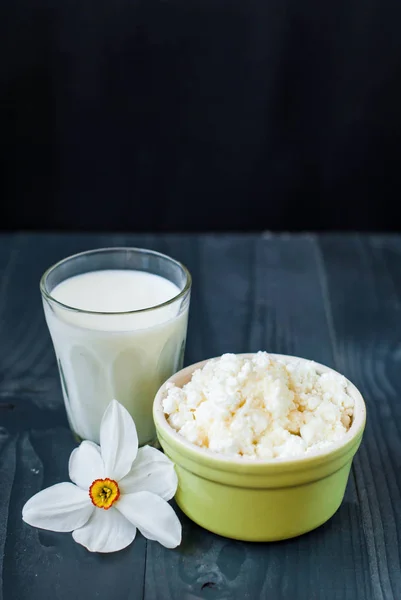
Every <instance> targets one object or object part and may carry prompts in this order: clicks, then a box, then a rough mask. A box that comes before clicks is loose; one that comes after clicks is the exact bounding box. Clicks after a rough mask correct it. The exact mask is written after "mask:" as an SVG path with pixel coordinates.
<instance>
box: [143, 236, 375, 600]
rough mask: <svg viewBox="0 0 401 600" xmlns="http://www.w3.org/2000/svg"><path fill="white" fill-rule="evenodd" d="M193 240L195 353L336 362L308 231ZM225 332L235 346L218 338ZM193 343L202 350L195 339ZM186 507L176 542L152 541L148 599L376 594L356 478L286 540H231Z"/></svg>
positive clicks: (366, 598)
mask: <svg viewBox="0 0 401 600" xmlns="http://www.w3.org/2000/svg"><path fill="white" fill-rule="evenodd" d="M169 243H170V239H169ZM191 243H193V242H191ZM191 243H189V245H188V248H187V253H188V256H187V257H186V259H187V260H186V262H187V263H189V264H190V265H191V269H192V271H193V276H194V281H195V285H196V286H197V288H198V289H199V292H198V295H197V296H196V298H195V302H194V307H193V308H194V309H195V311H196V317H197V318H196V320H195V321H194V322H193V329H192V332H191V336H190V338H189V339H188V346H189V353H190V355H191V356H196V357H197V359H200V358H206V357H210V356H213V355H216V354H219V353H220V352H221V351H222V349H225V350H230V349H232V350H234V351H238V350H242V351H255V350H257V349H267V350H269V351H271V352H286V353H294V354H298V355H301V356H306V357H309V358H314V359H316V360H320V361H322V362H325V363H327V364H333V363H334V358H333V355H332V351H331V338H330V330H329V327H328V321H327V313H326V307H325V305H324V302H323V295H322V289H321V285H320V281H319V273H318V267H317V260H316V259H317V256H316V248H315V242H314V240H313V239H312V238H311V237H308V236H302V237H294V236H279V237H277V236H265V237H263V238H262V237H257V236H255V237H253V238H252V240H251V247H250V244H249V238H246V237H245V238H241V237H238V238H231V237H229V238H224V237H219V238H216V237H214V236H204V237H201V238H199V239H198V241H197V242H196V246H194V247H193V250H192V252H193V253H196V254H191ZM230 273H231V274H232V273H235V276H229V275H228V274H230ZM237 315H239V319H238V322H237ZM205 332H206V334H205ZM224 332H225V333H227V332H229V334H228V335H229V336H230V337H229V338H228V339H229V344H230V345H228V343H227V344H226V341H225V340H222V339H221V337H222V333H224ZM195 343H196V344H198V343H200V349H201V350H202V355H200V351H199V348H193V349H192V348H191V346H192V345H193V344H195ZM180 516H181V519H182V522H183V527H184V542H183V545H182V546H181V547H180V548H178V549H176V550H174V551H169V550H165V549H164V548H162V547H161V546H159V545H157V544H155V543H153V542H149V543H148V546H147V565H146V580H145V600H169V599H171V600H176V599H177V598H183V599H187V600H197V599H201V598H216V599H217V598H218V599H219V600H224V599H227V600H237V599H238V600H242V599H247V598H248V599H249V600H258V599H260V600H262V599H265V598H274V600H280V599H281V598H297V599H304V598H305V600H313V599H316V600H318V599H319V600H320V599H321V598H325V599H327V600H331V599H338V600H340V599H341V600H347V599H348V600H355V599H358V598H360V599H361V600H369V599H370V598H373V596H372V590H371V586H370V582H369V579H368V577H367V576H366V566H367V561H368V553H367V548H366V541H365V537H364V532H363V530H362V528H361V526H360V520H359V516H360V507H359V500H358V497H357V493H356V488H355V482H354V480H353V478H352V477H351V478H350V482H349V486H348V489H347V493H346V498H345V501H344V503H343V505H342V507H341V508H340V509H339V511H338V512H337V514H336V515H335V516H334V517H333V518H332V519H331V521H330V522H329V523H327V524H326V525H325V526H323V527H321V528H319V529H318V530H316V531H315V532H312V533H310V534H308V535H305V536H302V537H300V538H297V539H294V540H290V541H287V542H284V543H276V544H246V543H241V542H235V541H232V540H228V539H224V538H221V537H218V536H215V535H212V534H211V533H209V532H207V531H205V530H203V529H201V528H200V527H198V526H196V525H195V524H193V523H191V522H190V521H189V519H187V518H186V517H185V516H184V515H182V514H181V515H180Z"/></svg>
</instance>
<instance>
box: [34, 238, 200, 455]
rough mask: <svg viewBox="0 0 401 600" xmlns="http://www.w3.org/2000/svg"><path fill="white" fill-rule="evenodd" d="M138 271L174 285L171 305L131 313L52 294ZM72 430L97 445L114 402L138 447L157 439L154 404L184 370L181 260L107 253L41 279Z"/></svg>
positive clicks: (61, 265) (62, 265)
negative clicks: (77, 282)
mask: <svg viewBox="0 0 401 600" xmlns="http://www.w3.org/2000/svg"><path fill="white" fill-rule="evenodd" d="M126 269H130V270H135V271H144V272H146V273H153V274H155V275H159V276H161V277H164V278H165V279H167V280H169V281H171V282H172V283H174V284H175V285H176V286H177V287H178V290H179V292H178V293H177V294H176V296H175V297H173V298H172V299H171V300H168V301H167V302H163V303H162V304H158V305H156V306H149V307H147V308H142V309H140V310H132V311H128V312H98V311H91V310H83V309H81V308H79V307H73V306H67V305H66V304H63V303H61V302H60V301H58V300H56V299H55V298H54V297H53V296H52V291H53V290H54V288H55V287H56V286H57V285H58V284H60V283H61V282H63V281H65V280H66V279H69V278H71V277H74V276H76V275H81V274H83V273H89V272H93V271H107V270H126ZM40 290H41V294H42V299H43V306H44V312H45V317H46V322H47V325H48V328H49V331H50V335H51V338H52V341H53V345H54V350H55V353H56V357H57V364H58V368H59V372H60V380H61V388H62V393H63V397H64V402H65V407H66V412H67V417H68V420H69V423H70V426H71V429H72V430H73V432H74V433H75V434H76V436H77V437H78V438H80V439H86V440H92V441H93V442H96V443H99V433H100V422H101V419H102V415H103V413H104V411H105V409H106V407H107V405H108V403H109V402H110V401H111V400H112V399H113V398H115V399H116V400H118V401H119V402H121V404H123V405H124V406H125V407H126V408H127V410H128V411H129V412H130V414H131V415H132V417H133V419H134V421H135V424H136V427H137V431H138V439H139V445H140V446H142V445H144V444H153V443H155V441H156V433H155V427H154V423H153V418H152V404H153V399H154V397H155V394H156V392H157V390H158V389H159V387H160V385H161V384H162V383H163V382H164V381H165V380H166V379H168V377H170V376H171V375H172V374H173V373H175V372H176V371H178V370H179V369H181V368H182V364H183V357H184V349H185V341H186V332H187V320H188V310H189V303H190V292H191V276H190V274H189V272H188V270H187V269H186V268H185V267H184V266H183V265H182V264H181V263H179V262H178V261H176V260H174V259H173V258H170V257H169V256H166V255H164V254H160V253H159V252H154V251H152V250H145V249H141V248H101V249H97V250H90V251H88V252H83V253H81V254H76V255H74V256H70V257H68V258H65V259H64V260H62V261H60V262H58V263H57V264H55V265H54V266H52V267H50V268H49V269H48V270H47V271H46V272H45V273H44V275H43V277H42V279H41V281H40Z"/></svg>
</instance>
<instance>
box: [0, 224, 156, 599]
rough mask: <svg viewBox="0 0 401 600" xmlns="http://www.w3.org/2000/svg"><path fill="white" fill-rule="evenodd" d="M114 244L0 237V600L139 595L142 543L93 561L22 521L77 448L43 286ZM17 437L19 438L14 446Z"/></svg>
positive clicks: (94, 239)
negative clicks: (60, 269) (73, 261)
mask: <svg viewBox="0 0 401 600" xmlns="http://www.w3.org/2000/svg"><path fill="white" fill-rule="evenodd" d="M110 243H111V244H113V237H112V236H103V235H86V234H82V235H76V236H75V235H74V236H68V235H60V234H54V235H38V234H21V235H19V236H17V237H16V238H15V239H14V238H12V240H11V241H10V240H8V239H5V238H3V237H2V236H0V250H2V252H0V270H1V269H2V268H3V272H2V279H1V286H2V287H1V295H0V307H1V310H0V319H1V321H0V339H1V342H0V370H1V371H0V372H1V378H0V402H3V404H5V405H7V406H6V407H5V408H4V407H3V408H2V409H1V408H0V411H1V412H0V426H2V429H0V435H1V436H3V437H4V435H6V436H7V439H9V440H11V441H10V442H9V443H7V445H6V446H5V447H4V448H3V447H2V448H1V450H0V475H1V485H2V494H1V499H0V505H1V506H0V510H1V513H0V550H2V547H3V545H4V550H5V558H4V563H3V562H2V559H3V553H2V552H0V557H1V558H0V562H1V565H2V567H1V568H0V574H1V573H2V577H3V582H2V588H0V589H1V590H2V592H1V591H0V597H1V593H3V594H4V598H5V600H11V599H12V598H18V600H28V599H29V600H32V599H33V598H37V599H42V598H47V597H49V594H50V595H51V597H52V598H54V599H60V600H66V599H67V598H71V597H73V598H75V599H76V600H86V599H88V598H98V597H99V598H100V597H103V596H105V597H113V596H118V597H123V598H133V599H135V600H136V599H140V598H141V597H142V590H143V582H144V571H145V550H146V542H145V540H144V539H143V538H142V537H141V536H138V539H137V540H136V541H135V543H134V544H132V546H130V548H128V549H126V550H124V551H122V552H120V553H118V554H115V555H110V556H107V557H105V556H102V555H94V554H89V553H88V552H87V551H86V550H85V549H84V548H82V547H81V546H79V545H78V544H76V543H75V542H73V540H72V538H71V536H70V535H69V534H53V533H50V532H40V531H39V530H36V529H34V528H31V527H29V526H28V525H26V524H24V523H23V522H22V520H21V510H22V506H23V504H24V503H25V502H26V500H28V498H29V497H30V496H32V495H33V494H34V493H36V492H37V491H39V490H40V489H41V488H42V487H46V486H48V485H52V484H54V483H57V482H59V481H66V480H68V472H67V465H68V457H69V455H70V453H71V451H72V449H73V448H74V447H75V446H76V442H75V441H74V439H73V437H72V434H71V432H70V430H69V428H68V425H67V421H66V417H65V409H64V405H63V400H62V397H61V391H60V386H59V380H58V374H57V370H56V364H55V360H54V355H53V348H52V345H51V340H50V336H49V334H48V332H47V329H46V324H45V321H44V316H43V310H42V305H41V299H40V293H39V287H38V286H39V278H40V276H41V274H42V273H43V271H44V270H45V269H46V268H47V267H48V266H50V265H51V264H53V263H54V262H55V261H57V260H60V259H61V258H63V257H65V256H67V255H69V254H71V253H75V252H79V251H82V250H86V249H89V248H94V247H99V246H105V245H108V244H110ZM113 245H115V244H113ZM7 253H8V254H7ZM4 273H5V275H4ZM7 407H8V408H7ZM13 432H15V433H16V434H18V442H17V444H16V445H15V441H16V436H11V433H13ZM10 436H11V437H10ZM0 442H1V440H0ZM11 442H13V444H14V445H12V443H11ZM0 445H1V444H0ZM14 471H15V473H14ZM4 524H6V525H7V537H6V540H5V543H4V527H3V525H4ZM116 590H117V592H116Z"/></svg>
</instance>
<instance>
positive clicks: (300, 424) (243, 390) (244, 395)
mask: <svg viewBox="0 0 401 600" xmlns="http://www.w3.org/2000/svg"><path fill="white" fill-rule="evenodd" d="M353 407H354V401H353V399H352V398H351V397H350V396H349V395H348V394H347V381H346V379H345V378H344V377H342V376H341V375H339V374H337V373H323V374H319V373H318V372H317V369H316V364H315V363H314V362H313V361H304V360H302V361H301V360H300V361H297V362H285V361H284V360H278V359H277V358H272V357H270V356H269V354H267V353H266V352H258V353H257V354H254V355H253V356H252V357H248V358H245V357H241V356H238V355H235V354H223V356H221V357H220V358H217V359H213V360H210V361H208V362H207V363H206V365H205V366H204V367H203V368H202V369H198V370H196V371H195V372H194V373H193V375H192V378H191V380H190V381H189V382H188V383H187V384H186V385H184V386H183V387H182V388H179V387H177V386H175V385H174V384H172V383H169V384H167V386H166V395H165V398H164V399H163V409H164V413H165V415H166V417H167V419H168V422H169V424H170V425H171V426H172V427H173V428H174V429H175V430H176V431H178V432H179V434H180V435H182V436H183V437H184V438H186V439H187V440H188V441H190V442H192V443H194V444H196V445H198V446H201V447H203V448H209V450H212V451H214V452H218V453H221V454H226V455H230V456H244V457H247V458H262V459H270V458H276V457H277V458H286V457H296V456H302V455H305V454H306V453H308V452H310V451H312V450H316V449H318V448H324V447H325V446H329V445H330V444H331V443H333V442H335V441H337V440H340V439H341V438H342V437H343V436H344V435H345V434H346V432H347V431H348V429H349V427H350V425H351V421H352V416H353Z"/></svg>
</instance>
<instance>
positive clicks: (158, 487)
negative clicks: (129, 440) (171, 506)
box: [119, 446, 178, 500]
mask: <svg viewBox="0 0 401 600" xmlns="http://www.w3.org/2000/svg"><path fill="white" fill-rule="evenodd" d="M177 484H178V480H177V474H176V472H175V469H174V463H173V462H172V461H171V460H170V459H169V458H167V456H165V454H163V453H162V452H160V451H159V450H156V448H152V447H151V446H144V447H143V448H139V450H138V454H137V457H136V459H135V462H134V464H133V465H132V469H131V471H130V472H129V473H128V475H126V476H125V477H124V478H123V479H121V481H120V482H119V486H120V490H121V492H122V493H123V494H131V493H135V492H153V494H157V496H160V497H161V498H163V499H164V500H171V498H172V497H173V496H174V494H175V493H176V491H177Z"/></svg>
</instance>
